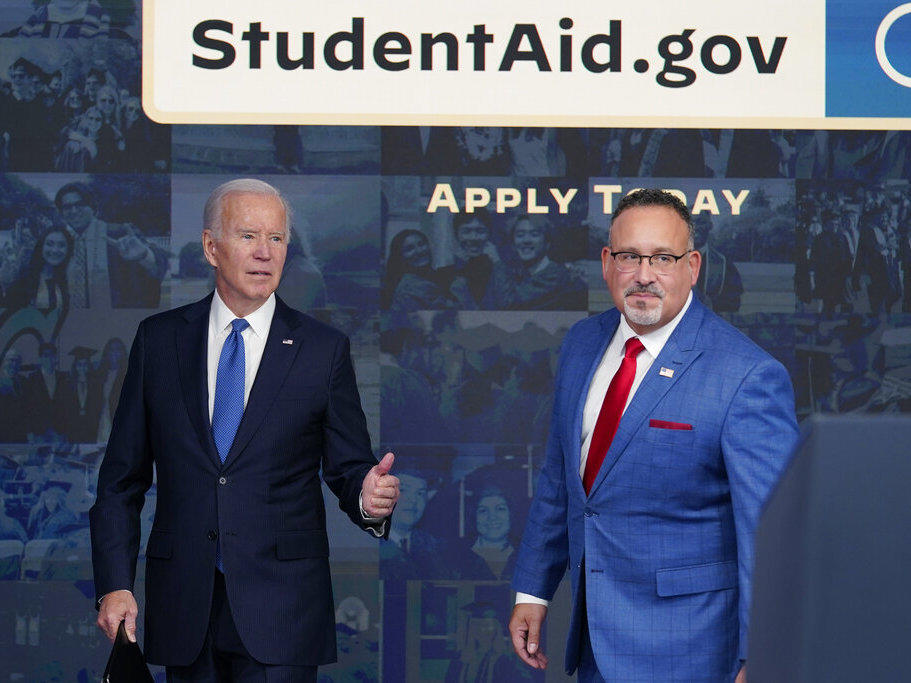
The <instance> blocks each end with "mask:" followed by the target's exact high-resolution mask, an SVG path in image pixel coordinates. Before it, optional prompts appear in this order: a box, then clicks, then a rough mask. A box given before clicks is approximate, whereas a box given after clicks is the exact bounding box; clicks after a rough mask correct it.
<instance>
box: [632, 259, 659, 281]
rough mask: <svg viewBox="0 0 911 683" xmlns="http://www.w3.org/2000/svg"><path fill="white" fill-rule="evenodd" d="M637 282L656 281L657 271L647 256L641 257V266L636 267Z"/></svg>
mask: <svg viewBox="0 0 911 683" xmlns="http://www.w3.org/2000/svg"><path fill="white" fill-rule="evenodd" d="M635 272H636V282H639V283H642V284H648V283H649V282H654V280H655V273H654V272H653V271H652V265H651V263H650V262H649V260H648V259H647V258H641V259H639V266H638V267H637V268H636V271H635Z"/></svg>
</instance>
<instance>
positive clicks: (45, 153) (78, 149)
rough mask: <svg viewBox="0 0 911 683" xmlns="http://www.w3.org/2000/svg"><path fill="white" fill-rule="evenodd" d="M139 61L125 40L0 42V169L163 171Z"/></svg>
mask: <svg viewBox="0 0 911 683" xmlns="http://www.w3.org/2000/svg"><path fill="white" fill-rule="evenodd" d="M77 4H79V3H77ZM82 4H84V3H82ZM139 64H140V55H139V50H138V46H137V43H135V42H134V41H132V40H127V39H123V40H117V39H111V40H104V39H101V38H96V39H94V40H68V39H64V38H36V39H25V38H22V37H13V38H0V142H2V144H0V170H7V171H44V172H46V171H59V172H62V173H83V172H89V173H117V172H121V173H123V172H141V173H160V172H166V171H167V170H168V169H169V167H170V146H171V145H170V133H169V128H168V127H167V126H162V125H160V124H156V123H154V122H152V121H151V120H150V119H148V118H147V117H146V116H145V114H144V113H143V111H142V106H141V104H140V100H139V78H138V73H139Z"/></svg>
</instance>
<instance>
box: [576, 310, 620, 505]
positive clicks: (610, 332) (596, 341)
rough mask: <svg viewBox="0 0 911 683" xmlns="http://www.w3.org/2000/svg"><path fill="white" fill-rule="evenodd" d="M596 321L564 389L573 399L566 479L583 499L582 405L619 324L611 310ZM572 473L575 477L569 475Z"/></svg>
mask: <svg viewBox="0 0 911 683" xmlns="http://www.w3.org/2000/svg"><path fill="white" fill-rule="evenodd" d="M598 322H599V324H600V333H599V335H597V336H595V337H589V338H587V339H585V340H583V342H584V345H583V347H582V348H581V349H580V350H579V352H578V356H577V358H576V359H574V362H575V363H577V367H576V369H577V371H578V372H577V373H576V374H575V381H574V382H573V384H572V386H571V387H570V388H569V389H568V391H569V393H568V394H567V395H568V396H570V397H573V398H575V400H576V406H575V412H574V413H573V419H572V422H571V423H570V429H571V430H572V433H571V434H570V441H569V443H570V444H571V448H572V450H571V451H570V453H571V454H572V457H571V458H569V462H571V463H572V464H573V467H574V468H575V469H574V471H573V472H570V473H568V474H567V480H568V481H570V482H571V484H570V486H571V487H572V489H573V490H574V491H575V492H576V494H577V495H578V496H581V497H582V498H584V497H585V489H584V488H583V487H582V476H581V475H580V474H579V466H580V464H581V456H582V419H583V416H584V414H585V402H586V401H587V399H588V390H589V387H590V386H591V383H592V378H593V377H594V375H595V371H596V370H597V369H598V365H600V363H601V359H602V358H603V357H604V352H605V351H606V350H607V345H608V344H610V340H611V339H612V338H613V336H614V332H616V331H617V325H619V324H620V312H619V311H618V310H617V309H616V308H612V309H611V310H609V311H606V312H604V313H602V314H601V315H600V316H599V320H598ZM573 474H574V475H575V476H572V475H573Z"/></svg>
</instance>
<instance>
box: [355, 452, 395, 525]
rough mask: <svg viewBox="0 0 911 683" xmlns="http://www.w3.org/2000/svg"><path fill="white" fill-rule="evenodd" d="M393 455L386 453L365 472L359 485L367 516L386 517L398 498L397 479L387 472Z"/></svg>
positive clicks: (390, 467) (390, 466)
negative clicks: (360, 485)
mask: <svg viewBox="0 0 911 683" xmlns="http://www.w3.org/2000/svg"><path fill="white" fill-rule="evenodd" d="M394 460H395V456H394V455H393V454H392V453H387V454H386V455H384V456H383V459H382V460H380V462H379V463H378V464H376V465H374V466H373V467H371V468H370V471H369V472H367V476H366V477H364V484H363V486H362V487H361V504H362V505H363V506H364V512H366V513H367V515H368V516H369V517H375V518H380V517H388V516H389V514H390V513H391V512H392V508H394V507H395V504H396V501H398V499H399V479H398V477H394V476H393V475H391V474H389V470H391V469H392V463H393V461H394Z"/></svg>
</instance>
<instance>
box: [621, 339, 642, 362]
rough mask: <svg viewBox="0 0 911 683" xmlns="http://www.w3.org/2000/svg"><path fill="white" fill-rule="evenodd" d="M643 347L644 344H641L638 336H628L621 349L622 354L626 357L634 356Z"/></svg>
mask: <svg viewBox="0 0 911 683" xmlns="http://www.w3.org/2000/svg"><path fill="white" fill-rule="evenodd" d="M644 348H645V346H643V345H642V342H641V341H639V337H630V338H629V339H627V340H626V345H625V346H624V349H623V351H624V353H623V355H624V356H626V357H627V358H635V357H636V356H638V355H639V353H640V352H641V351H642V350H643V349H644Z"/></svg>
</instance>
